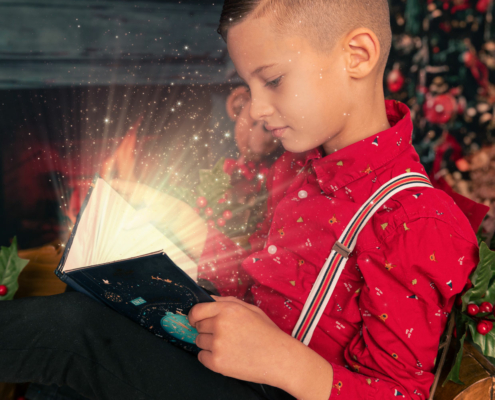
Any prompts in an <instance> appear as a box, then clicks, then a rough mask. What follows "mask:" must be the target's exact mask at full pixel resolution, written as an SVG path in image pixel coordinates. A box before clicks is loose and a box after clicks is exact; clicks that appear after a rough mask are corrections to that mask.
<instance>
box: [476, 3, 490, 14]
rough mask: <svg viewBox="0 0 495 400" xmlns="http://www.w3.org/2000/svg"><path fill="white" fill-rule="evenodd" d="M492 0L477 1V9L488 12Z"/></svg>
mask: <svg viewBox="0 0 495 400" xmlns="http://www.w3.org/2000/svg"><path fill="white" fill-rule="evenodd" d="M490 1H491V0H478V3H476V11H478V12H480V13H486V12H487V11H488V6H489V5H490Z"/></svg>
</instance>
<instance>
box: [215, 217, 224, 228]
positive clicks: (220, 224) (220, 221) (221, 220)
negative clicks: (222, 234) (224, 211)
mask: <svg viewBox="0 0 495 400" xmlns="http://www.w3.org/2000/svg"><path fill="white" fill-rule="evenodd" d="M225 224H226V221H225V220H224V219H223V218H218V219H217V225H218V226H220V227H222V226H225Z"/></svg>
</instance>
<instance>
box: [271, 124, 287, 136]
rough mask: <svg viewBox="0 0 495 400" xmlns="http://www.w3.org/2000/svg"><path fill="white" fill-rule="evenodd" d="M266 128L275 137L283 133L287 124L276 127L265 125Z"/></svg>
mask: <svg viewBox="0 0 495 400" xmlns="http://www.w3.org/2000/svg"><path fill="white" fill-rule="evenodd" d="M266 129H268V130H269V131H270V132H271V133H272V135H273V136H275V137H276V138H281V137H282V136H283V135H284V132H285V131H286V129H287V126H283V127H278V128H277V127H274V126H269V125H267V126H266Z"/></svg>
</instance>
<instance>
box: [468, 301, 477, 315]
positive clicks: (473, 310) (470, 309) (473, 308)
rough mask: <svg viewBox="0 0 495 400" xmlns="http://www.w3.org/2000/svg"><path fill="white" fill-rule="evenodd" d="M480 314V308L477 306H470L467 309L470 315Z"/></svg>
mask: <svg viewBox="0 0 495 400" xmlns="http://www.w3.org/2000/svg"><path fill="white" fill-rule="evenodd" d="M479 312H480V308H479V307H478V306H477V305H476V304H469V305H468V307H467V313H468V314H469V315H476V314H478V313H479Z"/></svg>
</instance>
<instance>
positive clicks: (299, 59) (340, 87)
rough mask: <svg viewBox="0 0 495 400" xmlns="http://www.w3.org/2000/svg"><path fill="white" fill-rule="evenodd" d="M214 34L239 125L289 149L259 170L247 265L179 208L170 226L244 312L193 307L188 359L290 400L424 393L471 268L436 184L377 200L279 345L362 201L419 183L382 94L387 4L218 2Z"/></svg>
mask: <svg viewBox="0 0 495 400" xmlns="http://www.w3.org/2000/svg"><path fill="white" fill-rule="evenodd" d="M219 32H220V33H221V34H222V36H223V37H224V39H225V40H226V42H227V46H228V50H229V53H230V56H231V58H232V60H233V62H234V64H235V66H236V69H237V72H238V74H239V76H241V77H242V78H243V80H244V81H245V82H246V84H247V85H248V86H249V88H250V91H251V96H252V102H251V109H250V114H251V117H252V118H253V119H255V120H258V121H261V122H263V123H264V124H265V127H266V128H267V129H269V130H271V131H272V133H273V136H274V137H276V138H278V139H280V141H281V142H282V145H283V146H284V148H285V149H286V150H288V151H289V152H291V153H289V152H287V153H285V154H284V155H283V156H282V157H281V158H280V159H279V160H278V161H277V162H276V163H275V165H274V166H273V168H272V170H271V176H269V178H268V180H267V185H268V188H269V189H270V190H271V198H270V199H269V210H270V212H269V214H268V217H267V219H266V221H265V224H264V227H263V229H261V230H260V231H259V232H258V233H256V234H255V235H254V237H253V238H252V240H251V243H252V248H253V250H254V252H253V253H252V254H250V256H249V257H247V254H246V253H245V252H243V251H242V250H241V249H239V248H238V247H236V246H235V245H234V244H233V243H232V242H230V241H229V240H228V239H227V238H225V237H222V236H221V235H219V234H217V233H216V232H215V231H214V230H211V229H210V230H208V231H207V230H206V228H204V227H203V226H201V223H199V222H198V223H196V222H195V220H194V216H193V215H192V214H190V212H188V211H187V210H184V211H183V216H184V218H185V219H184V220H183V219H181V222H180V223H179V222H177V223H176V225H177V227H176V229H177V230H180V229H179V228H180V226H188V227H190V229H188V230H187V232H183V234H182V238H183V242H184V243H185V244H188V245H189V248H190V249H191V250H192V252H191V253H192V254H193V255H194V256H195V257H196V258H197V259H199V268H200V269H199V271H200V277H201V278H203V279H208V280H210V281H211V282H212V283H213V284H214V285H215V286H216V287H217V289H218V290H219V291H220V293H221V294H222V295H223V296H225V295H232V296H236V297H237V298H240V299H245V300H247V301H248V302H250V303H253V304H256V306H254V305H249V304H246V303H245V302H241V300H238V299H235V298H229V297H227V298H225V297H224V298H218V299H217V300H218V301H217V302H216V303H209V304H200V305H197V306H195V307H193V309H192V310H191V312H190V313H189V320H190V322H191V324H192V325H194V326H195V327H196V329H197V330H198V331H199V335H198V337H197V344H198V346H199V347H200V348H202V349H204V351H202V352H201V353H200V354H199V357H198V358H199V360H200V362H201V363H203V364H204V365H205V366H206V367H207V368H210V369H212V370H213V371H216V372H219V373H221V374H223V375H226V376H231V377H234V378H238V379H243V380H248V381H252V382H258V383H265V384H269V385H272V386H276V387H279V388H281V389H283V390H285V391H286V392H288V393H290V394H292V395H293V396H295V397H297V398H300V399H303V398H304V399H326V398H328V397H329V396H330V398H345V399H356V398H367V397H370V398H380V399H385V398H393V397H396V396H400V397H407V398H422V399H424V398H427V397H428V395H429V389H430V386H431V384H432V382H433V374H432V372H431V371H432V369H433V367H434V361H435V357H436V354H437V350H438V344H439V338H440V335H441V333H442V331H443V329H444V327H445V323H446V321H447V316H448V314H449V312H450V310H451V307H452V305H453V301H454V297H455V295H456V294H457V293H460V292H461V290H462V289H463V286H464V284H465V282H466V279H467V277H468V275H469V273H470V272H471V271H472V270H473V268H474V267H475V266H476V265H477V262H478V248H477V241H476V237H475V234H474V232H473V230H472V228H471V226H470V225H469V223H468V221H467V219H466V217H465V216H464V215H463V214H462V212H461V211H460V210H459V208H458V207H457V206H456V205H455V203H454V202H453V200H452V199H451V198H450V197H448V196H447V195H445V194H444V193H443V192H441V191H439V190H436V189H432V188H412V189H407V190H404V191H402V192H400V193H398V194H396V195H394V196H393V197H392V198H391V199H390V200H389V201H387V203H385V206H384V207H383V208H382V209H380V210H379V211H378V212H377V213H376V214H375V215H374V216H373V218H372V219H371V221H370V222H369V223H368V224H367V226H365V228H364V229H363V231H362V232H361V233H360V236H359V238H358V240H357V246H356V248H355V250H354V252H353V254H351V256H350V257H349V259H348V261H347V264H346V267H345V269H344V271H343V273H342V275H341V277H340V279H339V281H338V283H337V287H336V289H335V292H334V293H333V295H332V297H331V299H330V302H329V303H328V305H327V307H326V309H325V312H324V314H323V316H322V318H321V320H320V321H319V324H318V326H317V328H316V331H315V333H314V335H313V338H312V340H311V342H310V344H309V346H308V347H306V346H304V345H303V344H301V343H300V342H298V341H297V340H296V339H294V338H292V337H291V336H290V333H291V332H292V329H293V328H294V326H295V324H296V322H297V320H298V317H299V315H300V313H301V310H302V308H303V306H304V303H305V301H306V299H307V297H308V294H309V292H310V290H311V288H312V285H313V283H314V282H315V280H316V277H317V275H318V272H319V271H320V269H321V268H322V266H323V264H324V262H325V260H326V258H327V257H328V255H329V253H330V249H331V248H332V246H333V244H334V243H335V241H336V240H337V239H338V238H339V236H340V234H341V232H342V230H343V229H344V228H345V226H346V225H347V223H348V222H349V221H350V219H351V217H352V216H353V215H354V214H355V213H356V211H357V210H358V208H359V207H360V206H361V204H363V203H364V201H365V200H367V199H368V197H369V196H370V195H371V194H373V193H374V192H375V191H376V190H377V189H378V188H379V187H380V186H381V185H383V184H384V183H385V182H387V181H388V180H390V179H391V178H393V177H395V176H398V175H400V174H403V173H405V172H417V173H422V174H424V173H425V171H424V168H423V167H422V166H421V164H420V163H419V158H418V156H417V154H416V152H415V150H414V148H413V147H412V145H411V135H412V123H411V117H410V113H409V110H408V108H407V107H406V106H405V105H404V104H401V103H398V102H393V101H385V100H384V94H383V89H382V88H383V83H382V80H383V72H384V69H385V65H386V61H387V57H388V53H389V49H390V42H391V33H390V24H389V10H388V4H387V1H386V0H377V1H375V2H373V5H372V6H371V5H370V4H369V3H366V2H362V1H358V0H348V1H328V0H326V1H303V0H301V1H294V2H286V1H281V0H278V1H277V0H271V1H270V0H267V1H245V0H227V1H225V4H224V9H223V13H222V17H221V22H220V28H219ZM177 207H179V205H177ZM174 210H175V211H174V212H176V210H177V208H174ZM186 216H187V218H186ZM186 220H187V221H188V222H186V223H184V221H186ZM191 232H194V234H193V235H192V234H191ZM241 263H242V266H241Z"/></svg>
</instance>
